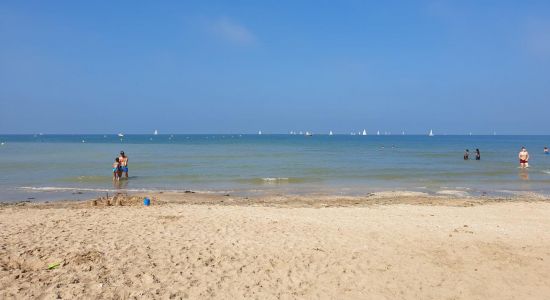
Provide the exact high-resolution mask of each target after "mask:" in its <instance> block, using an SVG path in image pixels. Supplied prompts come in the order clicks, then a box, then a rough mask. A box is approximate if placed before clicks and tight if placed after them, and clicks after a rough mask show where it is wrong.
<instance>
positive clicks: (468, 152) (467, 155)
mask: <svg viewBox="0 0 550 300" xmlns="http://www.w3.org/2000/svg"><path fill="white" fill-rule="evenodd" d="M469 159H470V150H468V149H466V151H464V160H469Z"/></svg>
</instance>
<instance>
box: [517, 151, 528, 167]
mask: <svg viewBox="0 0 550 300" xmlns="http://www.w3.org/2000/svg"><path fill="white" fill-rule="evenodd" d="M518 158H519V166H520V168H528V167H529V152H527V149H525V147H521V151H520V152H519V154H518Z"/></svg>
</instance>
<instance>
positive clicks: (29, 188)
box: [17, 186, 234, 194]
mask: <svg viewBox="0 0 550 300" xmlns="http://www.w3.org/2000/svg"><path fill="white" fill-rule="evenodd" d="M17 189H20V190H27V191H35V192H76V191H80V192H94V193H100V192H101V193H105V192H109V193H116V192H128V193H158V192H163V193H183V192H186V191H188V190H174V189H171V190H167V189H154V188H149V189H147V188H142V189H105V188H103V189H102V188H77V187H57V186H40V187H36V186H21V187H18V188H17ZM193 192H194V193H197V194H219V193H225V194H227V193H231V192H234V191H233V190H219V191H214V190H212V191H211V190H193Z"/></svg>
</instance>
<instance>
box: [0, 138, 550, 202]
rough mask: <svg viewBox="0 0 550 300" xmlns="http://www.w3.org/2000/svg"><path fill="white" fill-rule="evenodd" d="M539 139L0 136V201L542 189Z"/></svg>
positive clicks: (546, 169)
mask: <svg viewBox="0 0 550 300" xmlns="http://www.w3.org/2000/svg"><path fill="white" fill-rule="evenodd" d="M522 146H525V147H526V148H527V150H528V151H529V153H530V160H529V164H530V167H529V168H528V169H520V168H518V166H519V164H518V158H517V155H518V152H519V150H520V148H521V147H522ZM544 146H550V136H505V135H496V136H493V135H487V136H480V135H472V136H469V135H466V136H458V135H445V136H444V135H436V136H432V137H430V136H427V135H380V136H378V135H367V136H363V135H349V134H341V135H338V134H335V135H332V136H330V135H315V134H314V135H312V136H305V135H290V134H263V135H258V134H173V135H172V134H159V135H153V134H148V135H146V134H136V135H125V136H124V137H119V136H118V135H116V134H94V135H90V134H71V135H53V134H36V135H0V202H17V201H54V200H73V199H74V200H78V199H86V198H92V197H96V196H100V195H105V194H112V193H116V192H141V193H147V192H156V191H176V192H178V191H180V192H184V191H194V192H198V193H230V194H237V195H250V194H262V193H272V194H273V193H274V194H331V195H363V194H366V193H372V192H380V191H418V192H425V193H428V194H434V195H437V194H442V195H445V194H448V195H472V196H476V195H515V194H522V193H536V194H542V195H549V194H550V155H545V154H544V153H543V148H544ZM476 148H478V149H480V152H481V160H479V161H476V160H474V157H475V154H474V153H475V149H476ZM465 149H469V150H470V153H471V156H470V158H471V159H470V160H467V161H465V160H464V159H463V153H464V151H465ZM120 151H124V152H125V153H126V155H127V156H128V158H129V164H128V165H129V178H128V179H122V180H120V181H113V179H112V163H113V162H114V159H115V158H116V157H117V156H118V153H119V152H120Z"/></svg>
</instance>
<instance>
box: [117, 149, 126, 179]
mask: <svg viewBox="0 0 550 300" xmlns="http://www.w3.org/2000/svg"><path fill="white" fill-rule="evenodd" d="M118 160H119V162H120V167H121V168H122V171H123V172H124V176H125V177H126V178H128V156H126V154H124V151H120V156H119V157H118Z"/></svg>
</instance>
